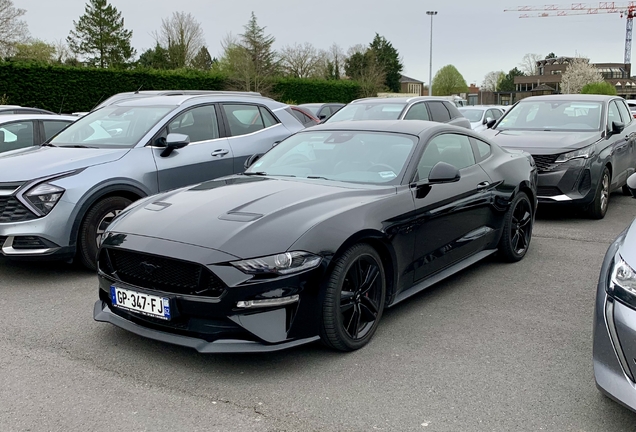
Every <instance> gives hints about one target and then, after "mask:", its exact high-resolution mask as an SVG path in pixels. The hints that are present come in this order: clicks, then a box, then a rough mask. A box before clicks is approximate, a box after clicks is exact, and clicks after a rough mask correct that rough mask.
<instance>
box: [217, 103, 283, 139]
mask: <svg viewBox="0 0 636 432" xmlns="http://www.w3.org/2000/svg"><path fill="white" fill-rule="evenodd" d="M223 111H225V117H226V118H227V122H228V125H229V126H230V135H231V136H241V135H246V134H250V133H254V132H258V131H259V130H262V129H265V128H266V127H269V126H272V125H273V124H276V123H278V121H277V120H276V119H275V118H274V116H272V115H271V114H270V113H269V112H268V111H267V110H264V109H263V110H262V111H261V110H260V109H259V107H257V106H255V105H223ZM261 112H267V114H268V116H269V117H268V118H267V119H264V118H263V116H262V115H261ZM266 125H267V126H266Z"/></svg>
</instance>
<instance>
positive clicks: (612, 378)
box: [593, 233, 636, 411]
mask: <svg viewBox="0 0 636 432" xmlns="http://www.w3.org/2000/svg"><path fill="white" fill-rule="evenodd" d="M624 236H625V233H623V234H622V235H621V236H619V238H618V239H617V240H616V241H615V242H614V243H613V244H612V245H611V246H610V248H609V249H608V251H607V254H606V256H605V259H604V261H603V266H602V268H601V274H600V277H599V282H598V287H597V295H596V304H595V313H594V336H593V339H594V353H593V359H594V378H595V380H596V385H597V387H598V389H599V390H600V391H601V392H603V393H604V394H605V395H607V396H609V397H610V398H612V399H614V400H616V401H617V402H619V403H621V404H623V405H625V406H626V407H628V408H629V409H631V410H633V411H636V381H635V376H634V372H635V371H636V310H634V309H632V308H631V307H628V306H626V305H624V304H623V303H621V302H619V301H618V300H615V299H613V298H611V297H610V296H608V294H607V284H608V283H609V278H610V272H611V269H612V266H613V264H614V257H615V256H616V252H617V251H618V248H619V246H620V244H621V243H622V242H623V239H624Z"/></svg>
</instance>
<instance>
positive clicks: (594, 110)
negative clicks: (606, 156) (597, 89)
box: [496, 100, 601, 131]
mask: <svg viewBox="0 0 636 432" xmlns="http://www.w3.org/2000/svg"><path fill="white" fill-rule="evenodd" d="M496 129H499V130H508V129H511V130H545V131H551V130H560V131H596V130H600V129H601V103H600V102H575V101H554V100H552V101H550V100H545V101H527V102H524V101H521V102H519V103H518V104H517V105H515V106H514V108H512V109H511V110H510V111H508V113H507V114H506V116H505V117H504V118H503V119H502V120H501V121H500V122H499V124H498V125H497V127H496Z"/></svg>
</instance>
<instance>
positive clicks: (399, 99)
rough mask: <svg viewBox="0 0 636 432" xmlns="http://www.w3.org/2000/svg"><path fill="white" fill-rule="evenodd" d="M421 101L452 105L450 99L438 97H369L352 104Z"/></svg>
mask: <svg viewBox="0 0 636 432" xmlns="http://www.w3.org/2000/svg"><path fill="white" fill-rule="evenodd" d="M421 101H443V102H450V103H452V101H450V100H449V99H446V98H442V97H436V96H404V97H390V98H381V97H369V98H362V99H356V100H354V101H353V102H351V103H352V104H355V103H371V104H373V103H377V104H383V103H385V104H386V103H411V102H421Z"/></svg>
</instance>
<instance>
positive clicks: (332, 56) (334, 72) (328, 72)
mask: <svg viewBox="0 0 636 432" xmlns="http://www.w3.org/2000/svg"><path fill="white" fill-rule="evenodd" d="M320 57H321V58H322V61H321V64H320V70H319V75H320V76H322V77H323V78H325V79H327V80H339V79H340V77H341V76H342V75H344V73H345V71H344V64H345V61H346V59H347V55H346V54H345V53H344V51H343V50H342V48H341V47H340V45H338V44H336V43H334V44H333V45H331V47H329V49H328V50H327V51H321V53H320Z"/></svg>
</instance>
